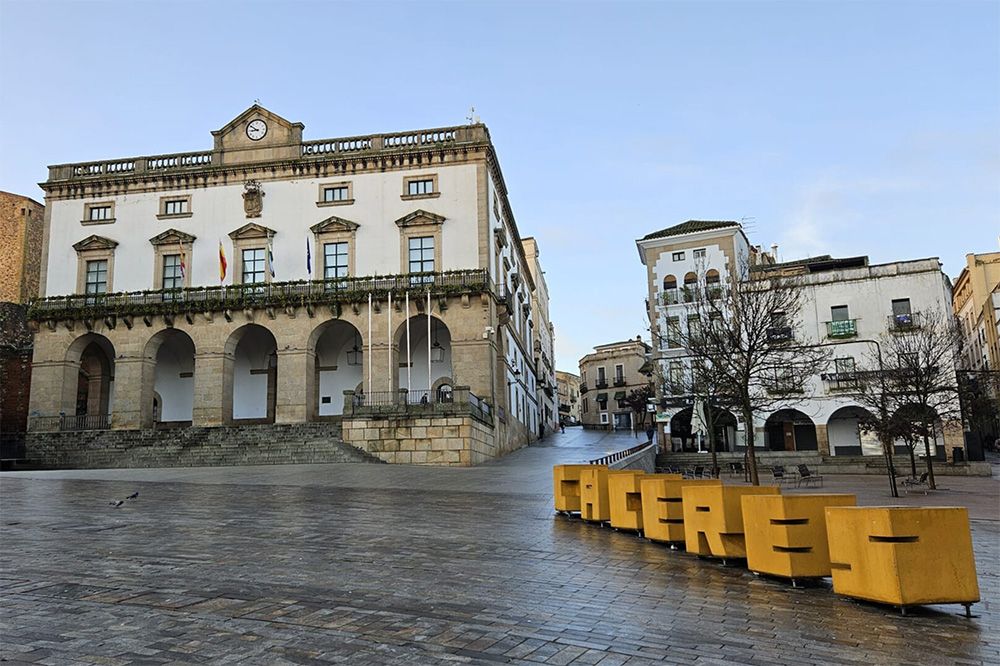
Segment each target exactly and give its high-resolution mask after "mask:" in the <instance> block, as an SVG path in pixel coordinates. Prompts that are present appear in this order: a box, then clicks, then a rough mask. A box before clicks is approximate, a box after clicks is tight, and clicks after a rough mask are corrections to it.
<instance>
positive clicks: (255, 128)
mask: <svg viewBox="0 0 1000 666" xmlns="http://www.w3.org/2000/svg"><path fill="white" fill-rule="evenodd" d="M265 134H267V123H265V122H264V121H263V120H261V119H260V118H258V119H256V120H251V121H250V122H249V123H248V124H247V136H248V137H249V138H250V140H251V141H260V140H261V139H263V138H264V135H265Z"/></svg>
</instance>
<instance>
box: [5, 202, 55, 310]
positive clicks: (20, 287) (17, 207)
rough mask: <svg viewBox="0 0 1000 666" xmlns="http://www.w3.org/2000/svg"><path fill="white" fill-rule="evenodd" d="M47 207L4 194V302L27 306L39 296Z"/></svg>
mask: <svg viewBox="0 0 1000 666" xmlns="http://www.w3.org/2000/svg"><path fill="white" fill-rule="evenodd" d="M44 216H45V206H43V205H41V204H40V203H38V202H37V201H35V200H33V199H29V198H28V197H22V196H20V195H17V194H10V193H9V192H0V257H3V261H0V301H8V302H12V303H27V302H28V300H29V299H31V298H34V297H35V296H38V278H39V275H40V272H41V260H42V225H43V223H44Z"/></svg>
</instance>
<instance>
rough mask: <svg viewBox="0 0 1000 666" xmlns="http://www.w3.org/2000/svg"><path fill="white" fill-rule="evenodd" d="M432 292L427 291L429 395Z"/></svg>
mask: <svg viewBox="0 0 1000 666" xmlns="http://www.w3.org/2000/svg"><path fill="white" fill-rule="evenodd" d="M432 384H433V382H432V381H431V290H430V289H428V290H427V393H428V394H430V392H431V385H432Z"/></svg>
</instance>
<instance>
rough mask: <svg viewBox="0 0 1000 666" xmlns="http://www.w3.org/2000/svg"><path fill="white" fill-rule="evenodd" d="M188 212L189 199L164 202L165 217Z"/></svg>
mask: <svg viewBox="0 0 1000 666" xmlns="http://www.w3.org/2000/svg"><path fill="white" fill-rule="evenodd" d="M186 212H188V200H187V199H167V200H166V201H164V202H163V214H164V215H183V214H184V213H186Z"/></svg>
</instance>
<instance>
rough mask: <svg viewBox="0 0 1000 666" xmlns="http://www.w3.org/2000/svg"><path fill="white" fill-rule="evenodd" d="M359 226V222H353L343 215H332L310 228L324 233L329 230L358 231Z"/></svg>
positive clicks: (315, 231) (317, 232)
mask: <svg viewBox="0 0 1000 666" xmlns="http://www.w3.org/2000/svg"><path fill="white" fill-rule="evenodd" d="M359 226H360V225H359V224H358V223H357V222H351V221H350V220H345V219H344V218H342V217H337V216H336V215H331V216H330V217H328V218H326V219H325V220H323V221H321V222H317V223H316V224H314V225H312V226H311V227H309V230H310V231H312V232H313V233H314V234H322V233H326V232H329V231H356V230H357V228H358V227H359Z"/></svg>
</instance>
